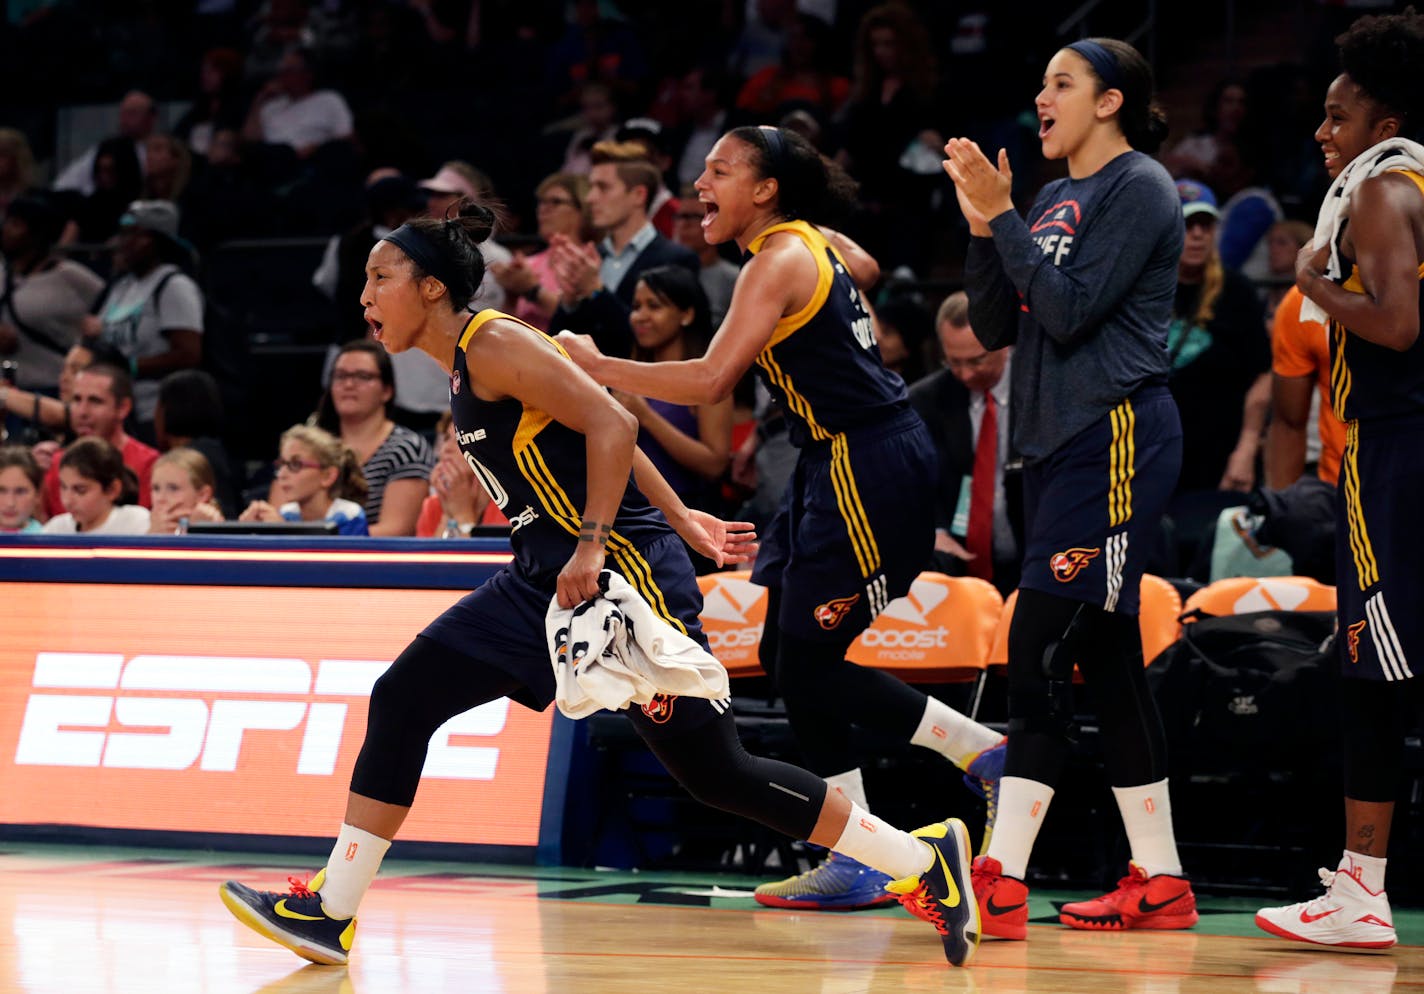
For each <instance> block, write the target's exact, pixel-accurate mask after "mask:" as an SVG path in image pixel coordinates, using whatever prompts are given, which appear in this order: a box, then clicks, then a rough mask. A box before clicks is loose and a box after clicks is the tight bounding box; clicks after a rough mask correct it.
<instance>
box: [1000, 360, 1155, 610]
mask: <svg viewBox="0 0 1424 994" xmlns="http://www.w3.org/2000/svg"><path fill="white" fill-rule="evenodd" d="M1181 469H1182V424H1181V420H1180V419H1179V418H1178V416H1177V405H1176V402H1175V401H1173V400H1172V395H1171V393H1169V392H1168V390H1167V388H1166V387H1163V386H1149V387H1143V388H1142V389H1140V390H1138V391H1137V392H1136V393H1135V394H1133V395H1132V396H1131V397H1129V398H1128V399H1127V400H1124V401H1123V402H1122V403H1121V404H1118V405H1117V407H1115V408H1113V409H1112V410H1111V411H1110V412H1109V413H1108V414H1106V415H1105V416H1104V417H1103V418H1101V419H1100V420H1098V421H1097V422H1095V423H1094V424H1092V425H1090V426H1089V427H1087V428H1085V429H1084V430H1083V431H1081V432H1079V433H1078V434H1077V435H1076V436H1074V437H1073V438H1072V439H1071V440H1070V441H1069V442H1067V443H1066V444H1064V445H1063V446H1062V447H1060V448H1059V449H1058V451H1057V452H1054V453H1053V454H1052V455H1051V456H1049V457H1048V458H1047V459H1042V460H1039V461H1038V462H1036V463H1032V464H1030V465H1028V466H1026V467H1025V468H1024V521H1025V522H1026V529H1025V531H1026V536H1025V542H1024V545H1025V552H1024V564H1023V578H1022V580H1020V581H1019V586H1020V587H1025V588H1027V589H1029V590H1037V591H1039V592H1041V593H1045V594H1053V595H1055V596H1057V597H1064V598H1067V599H1069V600H1075V601H1083V602H1085V603H1088V604H1096V605H1098V606H1100V607H1102V608H1103V609H1104V610H1106V611H1116V612H1118V613H1120V614H1127V615H1135V614H1137V608H1138V601H1139V597H1140V592H1139V587H1140V585H1141V582H1142V574H1143V572H1145V569H1146V563H1147V559H1148V557H1149V556H1150V555H1151V553H1152V551H1153V549H1154V547H1155V546H1156V543H1157V541H1158V538H1159V534H1160V528H1161V521H1162V512H1163V511H1165V510H1166V508H1167V501H1168V499H1169V498H1170V497H1171V496H1172V491H1173V490H1174V489H1175V488H1176V485H1177V476H1178V474H1179V473H1180V472H1181Z"/></svg>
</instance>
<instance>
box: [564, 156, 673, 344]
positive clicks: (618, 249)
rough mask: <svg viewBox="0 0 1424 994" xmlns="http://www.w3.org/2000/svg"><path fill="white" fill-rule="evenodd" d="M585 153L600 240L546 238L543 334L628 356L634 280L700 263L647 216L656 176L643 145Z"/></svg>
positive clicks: (657, 183)
mask: <svg viewBox="0 0 1424 994" xmlns="http://www.w3.org/2000/svg"><path fill="white" fill-rule="evenodd" d="M591 155H592V158H593V169H592V171H591V172H590V173H589V176H588V180H589V191H588V208H589V212H590V214H591V216H592V219H593V226H594V227H595V228H598V229H599V230H600V231H602V232H603V234H604V238H603V241H601V242H600V243H599V244H598V245H597V247H595V246H593V245H591V244H584V245H580V244H578V243H577V242H575V241H573V240H572V239H569V238H567V237H564V236H562V235H555V236H554V237H553V238H552V239H551V240H550V243H549V249H550V260H551V265H552V266H553V270H554V274H555V276H556V277H557V278H558V281H559V289H560V300H559V309H558V310H557V311H555V312H554V317H553V319H552V320H551V321H550V323H549V329H550V331H551V332H555V331H563V330H568V331H574V332H579V333H580V334H585V335H592V336H593V340H594V342H595V343H596V344H597V345H598V348H599V350H600V351H601V352H603V354H604V355H611V356H620V357H627V356H628V355H629V353H630V352H631V351H632V346H633V333H632V331H631V330H630V329H629V327H628V314H629V312H630V311H631V310H632V309H633V291H634V289H635V288H636V287H637V285H638V276H639V275H640V274H641V273H644V272H647V271H648V270H649V269H654V268H656V267H658V266H667V265H676V266H683V267H685V268H686V269H687V270H688V272H690V273H692V274H693V275H694V276H695V275H697V273H698V271H699V269H700V265H699V263H698V259H697V256H696V255H694V254H693V252H692V250H691V249H688V248H685V247H684V246H682V245H679V244H677V243H676V242H673V241H670V240H668V239H667V238H664V237H663V236H662V235H660V234H658V233H657V230H656V229H654V227H653V224H652V222H651V221H650V220H649V218H648V205H649V203H650V202H651V200H652V198H653V196H654V195H655V194H656V193H657V191H658V189H659V188H660V187H661V186H662V175H661V174H660V173H659V172H658V168H657V167H656V166H655V165H653V164H652V163H651V162H649V161H648V160H647V159H646V158H645V157H644V156H645V155H646V153H645V151H644V149H643V147H642V146H641V145H637V144H633V143H630V142H599V143H598V144H596V145H594V146H593V151H592V153H591Z"/></svg>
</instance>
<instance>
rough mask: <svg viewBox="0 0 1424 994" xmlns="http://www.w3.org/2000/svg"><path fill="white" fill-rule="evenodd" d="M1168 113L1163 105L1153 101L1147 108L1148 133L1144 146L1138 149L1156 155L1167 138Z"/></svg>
mask: <svg viewBox="0 0 1424 994" xmlns="http://www.w3.org/2000/svg"><path fill="white" fill-rule="evenodd" d="M1168 130H1169V129H1168V125H1167V114H1166V113H1165V112H1164V111H1163V110H1162V108H1161V107H1159V106H1157V104H1156V103H1153V104H1152V106H1151V107H1150V108H1148V110H1147V135H1146V141H1144V142H1143V145H1142V148H1140V149H1139V150H1138V151H1141V152H1146V153H1147V154H1148V155H1154V154H1155V153H1156V152H1157V150H1158V149H1160V148H1161V147H1162V143H1163V142H1165V141H1166V140H1167V132H1168Z"/></svg>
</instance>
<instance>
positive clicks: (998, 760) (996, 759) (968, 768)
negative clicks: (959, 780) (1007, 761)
mask: <svg viewBox="0 0 1424 994" xmlns="http://www.w3.org/2000/svg"><path fill="white" fill-rule="evenodd" d="M1008 753H1009V740H1008V738H1007V737H1005V738H1002V739H1000V740H999V741H998V743H997V744H995V745H992V746H990V747H989V748H987V749H985V750H984V751H983V752H978V753H975V754H974V756H973V758H971V759H970V760H969V762H968V763H966V764H965V765H964V785H965V786H966V787H968V788H969V789H970V790H972V791H973V792H974V793H976V794H978V795H979V796H980V797H982V798H984V805H985V810H984V837H983V838H982V839H980V840H979V855H980V856H983V855H985V854H986V853H988V851H989V840H990V839H991V838H993V835H994V821H995V820H996V819H997V818H998V815H999V781H1000V780H1001V779H1002V778H1003V776H1004V758H1005V757H1006V756H1007V755H1008Z"/></svg>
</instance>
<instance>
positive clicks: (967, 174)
mask: <svg viewBox="0 0 1424 994" xmlns="http://www.w3.org/2000/svg"><path fill="white" fill-rule="evenodd" d="M944 154H945V155H946V156H947V158H946V159H945V161H944V171H945V172H946V173H947V174H948V175H949V178H950V179H952V180H953V181H954V193H955V196H957V197H958V198H959V209H960V210H962V211H963V212H964V217H965V219H966V220H968V222H969V230H970V231H971V232H972V233H973V234H975V235H979V236H981V237H987V236H988V235H989V234H990V233H991V232H990V231H989V221H991V220H992V219H993V218H996V217H998V216H999V215H1000V214H1003V213H1004V212H1005V211H1011V210H1013V209H1014V201H1013V197H1012V190H1013V185H1014V174H1013V170H1011V169H1010V168H1009V153H1008V152H1007V151H1005V150H1004V149H1002V148H1001V149H999V164H998V166H997V168H996V167H995V165H994V164H993V163H992V162H990V161H989V159H988V157H987V156H985V155H984V153H983V152H982V151H981V150H980V148H979V146H978V144H977V143H975V142H972V141H970V140H969V139H968V138H951V139H950V140H949V141H948V142H946V143H945V146H944Z"/></svg>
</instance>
